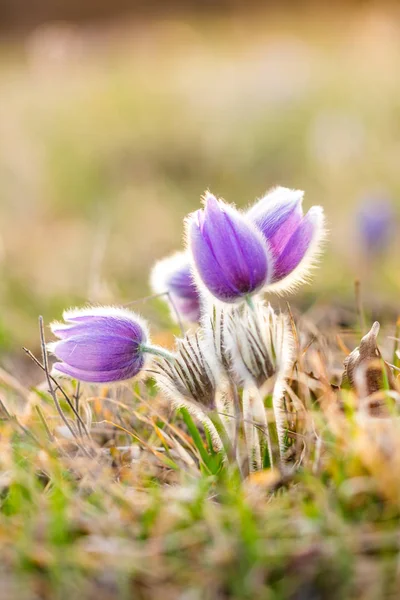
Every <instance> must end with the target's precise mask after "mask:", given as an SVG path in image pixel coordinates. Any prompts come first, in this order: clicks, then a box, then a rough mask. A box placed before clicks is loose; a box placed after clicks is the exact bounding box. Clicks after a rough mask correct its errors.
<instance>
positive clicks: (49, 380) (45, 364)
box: [39, 316, 91, 457]
mask: <svg viewBox="0 0 400 600" xmlns="http://www.w3.org/2000/svg"><path fill="white" fill-rule="evenodd" d="M39 330H40V344H41V348H42V359H43V367H44V372H45V374H46V379H47V384H48V386H49V393H50V395H51V397H52V398H53V401H54V404H55V407H56V409H57V412H58V414H59V415H60V417H61V419H62V420H63V422H64V424H65V426H66V427H68V429H69V431H70V432H71V434H72V436H73V437H74V438H75V439H76V441H77V443H78V445H79V447H80V448H81V449H82V450H83V452H84V453H85V454H86V455H87V456H89V457H90V456H91V455H90V452H88V451H87V449H86V448H85V447H84V446H83V445H82V444H79V442H78V440H79V437H78V436H77V433H76V432H75V430H74V428H73V427H72V426H71V424H70V422H69V421H68V419H67V418H66V416H65V415H64V413H63V411H62V408H61V406H60V403H59V401H58V398H57V394H56V392H55V390H54V387H53V382H52V378H51V375H50V373H49V364H48V359H47V350H46V341H45V337H44V326H43V317H42V316H40V317H39Z"/></svg>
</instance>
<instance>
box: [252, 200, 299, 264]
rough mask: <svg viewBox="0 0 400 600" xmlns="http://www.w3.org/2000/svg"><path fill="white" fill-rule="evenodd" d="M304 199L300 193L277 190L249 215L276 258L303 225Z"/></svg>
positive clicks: (259, 203)
mask: <svg viewBox="0 0 400 600" xmlns="http://www.w3.org/2000/svg"><path fill="white" fill-rule="evenodd" d="M302 198H303V193H302V192H300V191H295V190H289V189H286V188H277V189H276V190H274V191H272V192H270V193H269V194H267V195H266V196H264V198H262V199H261V200H259V202H257V204H255V205H254V206H253V207H252V208H251V209H250V210H249V211H248V213H247V214H248V217H249V218H250V219H251V220H252V221H253V222H254V223H255V224H256V225H257V226H258V227H259V229H260V230H261V231H262V233H263V235H264V237H265V238H266V240H267V242H268V244H269V246H270V248H271V250H272V252H273V254H274V256H275V257H276V256H278V255H279V254H280V252H282V250H283V249H284V248H285V246H286V244H287V242H288V241H289V239H290V238H291V236H292V235H293V233H294V232H295V231H296V229H297V228H298V226H299V225H300V223H301V220H302V217H303V210H302Z"/></svg>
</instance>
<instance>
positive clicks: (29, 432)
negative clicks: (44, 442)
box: [0, 398, 41, 447]
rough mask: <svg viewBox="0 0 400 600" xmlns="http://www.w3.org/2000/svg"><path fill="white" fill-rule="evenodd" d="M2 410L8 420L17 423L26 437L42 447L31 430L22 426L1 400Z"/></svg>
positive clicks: (0, 406)
mask: <svg viewBox="0 0 400 600" xmlns="http://www.w3.org/2000/svg"><path fill="white" fill-rule="evenodd" d="M0 408H1V410H2V411H3V412H4V414H5V415H6V417H7V419H8V420H9V421H13V422H14V423H16V424H17V425H18V427H19V428H20V429H21V430H22V431H23V433H25V434H26V435H28V436H29V437H30V438H32V440H33V441H34V442H35V443H36V444H37V445H38V446H39V447H41V444H40V442H39V440H38V439H37V437H36V436H35V435H34V434H33V433H32V432H31V431H29V429H27V428H26V427H24V425H22V423H20V422H19V420H18V419H17V417H16V416H15V415H12V414H11V413H10V412H9V411H8V409H7V407H6V405H5V404H4V402H3V400H2V399H1V398H0Z"/></svg>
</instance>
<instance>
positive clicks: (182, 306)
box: [150, 252, 200, 323]
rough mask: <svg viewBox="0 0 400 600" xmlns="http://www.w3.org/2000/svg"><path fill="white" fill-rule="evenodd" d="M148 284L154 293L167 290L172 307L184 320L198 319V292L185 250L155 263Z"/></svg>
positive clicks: (193, 320)
mask: <svg viewBox="0 0 400 600" xmlns="http://www.w3.org/2000/svg"><path fill="white" fill-rule="evenodd" d="M150 284H151V287H152V290H153V291H154V293H155V294H163V293H166V292H168V296H169V300H170V303H172V304H173V307H172V308H173V309H175V310H176V311H177V312H178V313H179V316H181V317H182V319H183V320H184V321H188V322H189V323H197V322H198V321H199V320H200V294H199V291H198V289H197V286H196V284H195V282H194V280H193V275H192V266H191V263H190V256H189V254H188V253H187V252H177V253H176V254H173V255H172V256H168V257H167V258H164V259H162V260H160V261H159V262H158V263H156V264H155V266H154V267H153V270H152V272H151V276H150ZM172 312H173V313H174V311H172Z"/></svg>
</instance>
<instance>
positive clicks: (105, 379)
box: [48, 307, 148, 383]
mask: <svg viewBox="0 0 400 600" xmlns="http://www.w3.org/2000/svg"><path fill="white" fill-rule="evenodd" d="M63 318H64V320H65V321H66V323H53V324H52V325H51V330H52V332H53V333H54V335H55V336H56V337H58V338H59V340H60V341H57V342H53V343H51V344H49V345H48V346H49V350H51V352H53V354H55V356H56V357H57V358H58V359H59V361H60V362H57V363H55V365H54V367H53V370H54V373H55V374H59V375H67V376H68V377H72V378H73V379H78V380H80V381H88V382H92V383H111V382H116V381H123V380H126V379H131V378H132V377H135V375H137V374H138V373H139V372H140V371H142V369H143V368H144V366H145V362H146V354H145V351H144V350H143V348H142V346H144V345H146V344H148V333H147V327H146V325H145V324H144V322H143V321H142V319H140V318H139V317H138V316H137V315H135V314H134V313H132V312H131V311H129V310H125V309H122V308H116V307H88V308H84V309H76V310H68V311H65V312H64V314H63Z"/></svg>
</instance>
